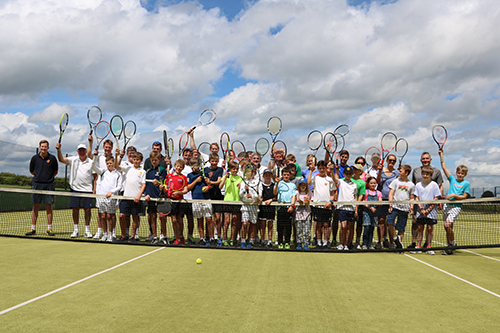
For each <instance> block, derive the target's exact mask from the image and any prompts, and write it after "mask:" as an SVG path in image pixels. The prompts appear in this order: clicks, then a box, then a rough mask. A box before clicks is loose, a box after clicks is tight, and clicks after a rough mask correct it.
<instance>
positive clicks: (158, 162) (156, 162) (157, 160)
mask: <svg viewBox="0 0 500 333" xmlns="http://www.w3.org/2000/svg"><path fill="white" fill-rule="evenodd" d="M150 161H151V164H152V165H153V168H156V167H157V166H158V164H160V159H159V158H150Z"/></svg>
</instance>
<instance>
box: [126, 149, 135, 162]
mask: <svg viewBox="0 0 500 333" xmlns="http://www.w3.org/2000/svg"><path fill="white" fill-rule="evenodd" d="M134 154H135V151H133V150H130V151H128V152H127V158H128V160H129V161H132V159H133V157H134Z"/></svg>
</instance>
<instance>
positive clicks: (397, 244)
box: [394, 235, 403, 249]
mask: <svg viewBox="0 0 500 333" xmlns="http://www.w3.org/2000/svg"><path fill="white" fill-rule="evenodd" d="M394 243H396V247H397V248H398V249H402V248H403V243H401V237H400V236H399V235H397V236H396V238H395V239H394Z"/></svg>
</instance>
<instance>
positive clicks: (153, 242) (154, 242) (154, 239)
mask: <svg viewBox="0 0 500 333" xmlns="http://www.w3.org/2000/svg"><path fill="white" fill-rule="evenodd" d="M151 244H158V238H156V237H154V236H153V239H152V240H151Z"/></svg>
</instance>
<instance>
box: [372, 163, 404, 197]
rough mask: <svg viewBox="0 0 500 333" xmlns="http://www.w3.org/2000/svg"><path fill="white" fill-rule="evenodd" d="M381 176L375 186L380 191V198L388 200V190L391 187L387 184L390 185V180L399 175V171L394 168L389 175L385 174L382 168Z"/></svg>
mask: <svg viewBox="0 0 500 333" xmlns="http://www.w3.org/2000/svg"><path fill="white" fill-rule="evenodd" d="M381 173H382V177H381V178H380V184H378V186H377V190H379V191H380V192H382V199H384V200H389V192H390V191H391V189H390V188H389V185H391V183H392V181H393V180H394V179H396V178H398V176H399V171H398V170H394V171H393V172H392V174H391V175H390V176H387V175H386V174H385V172H384V170H382V171H381Z"/></svg>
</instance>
